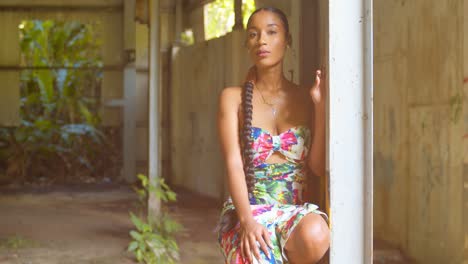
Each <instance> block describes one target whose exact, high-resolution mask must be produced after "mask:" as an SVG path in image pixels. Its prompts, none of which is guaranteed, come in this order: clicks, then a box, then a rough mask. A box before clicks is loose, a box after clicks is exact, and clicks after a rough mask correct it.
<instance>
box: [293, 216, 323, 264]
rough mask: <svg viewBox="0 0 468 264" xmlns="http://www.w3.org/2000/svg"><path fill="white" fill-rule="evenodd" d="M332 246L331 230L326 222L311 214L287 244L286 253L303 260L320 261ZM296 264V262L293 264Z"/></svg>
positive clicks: (305, 218) (301, 223)
mask: <svg viewBox="0 0 468 264" xmlns="http://www.w3.org/2000/svg"><path fill="white" fill-rule="evenodd" d="M329 246H330V230H329V228H328V225H327V223H326V222H325V220H324V219H323V218H322V217H321V216H320V215H317V214H309V215H307V216H305V217H304V218H303V219H302V220H301V222H299V224H298V226H297V227H296V229H295V230H294V231H293V233H292V234H291V237H290V238H289V240H288V243H287V244H286V247H285V249H286V251H287V252H290V253H291V255H294V256H295V257H298V256H301V257H300V258H301V259H303V260H304V259H309V260H312V261H318V260H320V259H321V258H322V256H323V255H324V254H325V253H326V252H327V250H328V248H329ZM293 263H294V262H293Z"/></svg>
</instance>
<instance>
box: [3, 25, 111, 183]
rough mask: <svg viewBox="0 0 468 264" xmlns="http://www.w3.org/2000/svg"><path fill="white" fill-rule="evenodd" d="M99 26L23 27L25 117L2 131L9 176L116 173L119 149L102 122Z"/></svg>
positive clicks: (56, 176) (48, 176) (20, 27)
mask: <svg viewBox="0 0 468 264" xmlns="http://www.w3.org/2000/svg"><path fill="white" fill-rule="evenodd" d="M99 29H100V27H99V24H83V23H80V22H73V21H72V22H62V21H52V20H28V21H23V22H21V24H20V25H19V33H20V47H21V64H22V65H24V66H26V67H28V68H26V69H25V70H23V71H21V74H20V78H21V82H20V87H19V88H20V95H21V102H20V103H21V104H20V106H21V107H20V117H21V122H20V124H19V126H17V127H15V128H0V143H2V144H1V145H2V149H0V159H2V162H1V163H0V167H5V168H6V175H7V176H8V178H13V179H15V180H17V181H22V182H24V180H31V181H33V180H35V179H37V178H39V177H46V178H49V180H51V181H55V180H56V179H57V178H58V177H61V178H62V180H65V179H66V176H81V175H92V176H95V177H97V176H101V177H105V176H111V175H118V168H116V167H117V166H119V165H118V164H119V157H118V154H117V151H116V148H115V147H114V143H113V142H112V141H111V140H109V136H108V135H107V134H106V133H105V130H104V128H103V127H100V123H101V118H100V115H99V111H100V103H99V101H100V89H101V82H102V79H103V76H102V75H103V71H102V66H103V63H102V56H101V44H102V43H101V38H100V37H99V33H98V32H99ZM114 168H115V169H114ZM52 175H53V176H52ZM27 177H29V178H28V179H26V178H27ZM52 177H54V178H52Z"/></svg>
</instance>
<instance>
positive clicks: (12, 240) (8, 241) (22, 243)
mask: <svg viewBox="0 0 468 264" xmlns="http://www.w3.org/2000/svg"><path fill="white" fill-rule="evenodd" d="M38 246H39V243H38V242H36V241H34V240H30V239H27V238H24V237H22V236H20V235H14V236H11V237H7V238H5V239H2V240H0V248H6V249H11V250H18V249H22V248H29V247H38Z"/></svg>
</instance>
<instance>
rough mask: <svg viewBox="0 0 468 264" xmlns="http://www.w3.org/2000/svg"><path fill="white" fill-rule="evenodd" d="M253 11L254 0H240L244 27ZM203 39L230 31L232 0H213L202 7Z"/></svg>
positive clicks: (232, 24)
mask: <svg viewBox="0 0 468 264" xmlns="http://www.w3.org/2000/svg"><path fill="white" fill-rule="evenodd" d="M253 11H255V1H254V0H243V1H242V18H243V24H244V27H245V26H246V25H247V20H248V19H249V16H250V14H252V12H253ZM204 13H205V14H204V17H205V39H206V40H209V39H213V38H218V37H221V36H223V35H225V34H226V33H228V32H231V31H232V27H233V26H234V16H235V15H234V0H215V1H213V2H211V3H209V4H206V5H205V7H204Z"/></svg>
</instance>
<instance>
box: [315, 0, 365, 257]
mask: <svg viewBox="0 0 468 264" xmlns="http://www.w3.org/2000/svg"><path fill="white" fill-rule="evenodd" d="M324 2H328V3H327V4H328V44H329V45H328V47H329V53H328V65H329V71H328V73H329V74H328V80H329V87H330V89H329V97H328V98H329V126H328V131H329V133H328V140H327V142H328V149H329V151H328V155H329V156H328V160H329V163H328V168H329V170H328V171H329V174H330V175H329V177H330V199H331V204H330V211H331V213H330V214H331V230H332V232H331V250H330V260H331V263H333V264H341V263H356V264H357V263H366V264H371V263H372V239H373V237H372V236H373V235H372V229H373V224H372V198H373V197H372V191H373V182H372V172H373V171H372V157H373V146H372V142H373V130H372V125H373V124H372V123H373V121H372V119H373V114H372V90H373V88H372V64H373V55H372V0H328V1H324Z"/></svg>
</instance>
